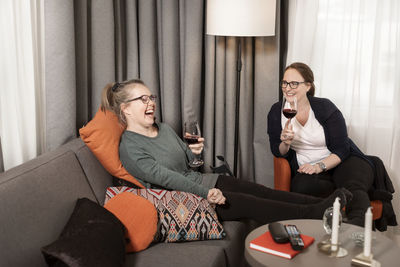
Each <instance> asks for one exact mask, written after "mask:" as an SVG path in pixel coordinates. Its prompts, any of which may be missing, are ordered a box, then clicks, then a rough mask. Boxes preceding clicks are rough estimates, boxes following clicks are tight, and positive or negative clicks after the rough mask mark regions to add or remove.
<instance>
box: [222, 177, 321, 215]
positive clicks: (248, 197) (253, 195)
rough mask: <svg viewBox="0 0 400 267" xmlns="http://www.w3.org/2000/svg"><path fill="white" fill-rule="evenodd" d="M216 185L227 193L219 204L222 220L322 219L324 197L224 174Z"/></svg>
mask: <svg viewBox="0 0 400 267" xmlns="http://www.w3.org/2000/svg"><path fill="white" fill-rule="evenodd" d="M215 187H216V188H218V189H220V190H221V191H222V193H223V194H224V196H225V197H226V203H225V205H217V206H216V212H217V214H218V217H219V218H220V219H221V220H239V219H254V220H256V221H258V222H260V223H270V222H274V221H279V220H289V219H299V218H304V219H322V215H323V212H324V210H325V208H326V207H323V205H321V201H323V199H321V198H318V197H313V196H309V195H303V194H298V193H293V192H285V191H279V190H274V189H271V188H268V187H265V186H263V185H260V184H256V183H252V182H247V181H243V180H239V179H236V178H234V177H231V176H223V175H220V176H219V177H218V180H217V183H216V186H215Z"/></svg>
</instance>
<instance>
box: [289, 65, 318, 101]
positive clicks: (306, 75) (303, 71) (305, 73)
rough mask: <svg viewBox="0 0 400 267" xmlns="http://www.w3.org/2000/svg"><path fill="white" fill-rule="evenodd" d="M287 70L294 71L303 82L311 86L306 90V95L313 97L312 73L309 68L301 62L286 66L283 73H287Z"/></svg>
mask: <svg viewBox="0 0 400 267" xmlns="http://www.w3.org/2000/svg"><path fill="white" fill-rule="evenodd" d="M288 69H295V70H297V71H298V72H299V73H300V75H301V76H302V77H303V79H304V81H305V82H307V83H309V84H310V85H311V88H310V90H308V92H307V95H310V96H314V94H315V85H314V73H313V71H312V70H311V68H310V67H309V66H308V65H307V64H304V63H301V62H295V63H292V64H290V65H289V66H287V67H286V69H285V71H287V70H288Z"/></svg>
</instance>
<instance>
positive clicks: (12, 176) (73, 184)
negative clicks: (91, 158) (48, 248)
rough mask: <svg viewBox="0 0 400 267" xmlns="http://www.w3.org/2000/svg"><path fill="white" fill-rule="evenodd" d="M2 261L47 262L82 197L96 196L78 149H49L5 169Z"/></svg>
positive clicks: (1, 180)
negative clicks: (45, 248)
mask: <svg viewBox="0 0 400 267" xmlns="http://www.w3.org/2000/svg"><path fill="white" fill-rule="evenodd" d="M0 185H1V186H0V195H1V205H0V218H1V227H0V240H1V242H0V266H19V267H24V266H44V265H45V261H44V258H43V256H42V255H41V253H40V248H41V247H43V246H44V245H46V244H49V243H50V242H52V241H54V240H55V239H57V237H58V235H59V234H60V232H61V230H62V229H63V226H64V225H65V224H66V222H67V221H68V218H69V216H70V214H71V212H72V210H73V208H74V206H75V202H76V200H77V199H78V198H82V197H87V198H89V199H91V200H95V196H94V194H93V191H92V189H91V188H90V186H89V184H88V182H87V180H86V177H85V175H84V173H83V171H82V168H81V166H80V164H79V162H78V160H77V158H76V156H75V154H74V153H73V152H72V151H70V150H67V149H66V148H60V149H57V150H56V151H53V152H49V153H46V154H44V155H43V156H40V157H38V158H36V159H34V160H32V161H29V162H27V163H24V164H23V165H20V166H18V167H16V168H14V169H11V170H9V171H6V172H5V173H3V174H0Z"/></svg>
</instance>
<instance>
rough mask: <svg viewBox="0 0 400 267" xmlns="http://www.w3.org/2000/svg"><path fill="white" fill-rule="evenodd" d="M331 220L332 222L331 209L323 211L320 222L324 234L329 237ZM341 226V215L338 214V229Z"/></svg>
mask: <svg viewBox="0 0 400 267" xmlns="http://www.w3.org/2000/svg"><path fill="white" fill-rule="evenodd" d="M332 220H333V207H329V208H327V209H326V210H325V212H324V216H323V217H322V222H323V225H324V229H325V232H326V233H327V234H328V235H330V234H332ZM341 224H342V213H341V212H339V228H340V225H341Z"/></svg>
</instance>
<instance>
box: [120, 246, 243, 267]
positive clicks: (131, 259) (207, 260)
mask: <svg viewBox="0 0 400 267" xmlns="http://www.w3.org/2000/svg"><path fill="white" fill-rule="evenodd" d="M210 242H212V241H210ZM199 243H202V242H190V243H157V244H154V245H151V246H150V247H149V248H147V249H146V250H143V251H141V252H140V253H131V254H128V255H127V257H126V260H125V266H126V267H131V266H162V267H176V266H190V267H204V266H207V267H224V266H229V265H227V264H226V261H225V253H224V249H223V248H222V247H219V246H217V245H215V246H212V245H210V246H198V245H197V244H199ZM241 254H243V251H242V252H241ZM231 266H232V267H233V266H240V265H236V264H234V265H231Z"/></svg>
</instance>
